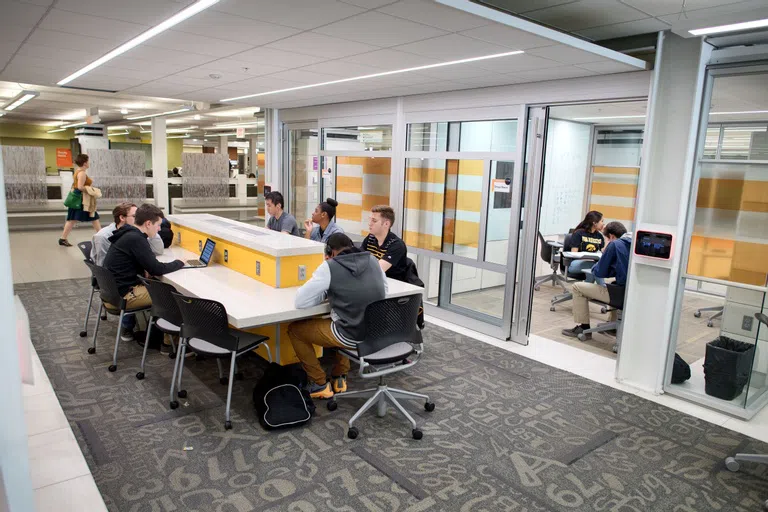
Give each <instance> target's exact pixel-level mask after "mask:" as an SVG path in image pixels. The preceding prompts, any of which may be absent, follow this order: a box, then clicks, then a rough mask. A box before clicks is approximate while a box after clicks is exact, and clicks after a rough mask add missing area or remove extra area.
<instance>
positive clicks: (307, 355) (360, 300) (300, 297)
mask: <svg viewBox="0 0 768 512" xmlns="http://www.w3.org/2000/svg"><path fill="white" fill-rule="evenodd" d="M386 293H387V278H386V276H385V275H384V271H383V270H381V267H380V266H379V262H378V261H377V260H376V258H375V257H374V256H373V255H372V254H370V253H368V252H362V251H360V249H358V248H356V247H355V246H354V244H353V243H352V240H350V239H349V237H348V236H347V235H345V234H344V233H335V234H333V235H331V236H329V237H328V241H327V242H326V246H325V261H324V262H323V263H322V264H321V265H320V266H319V267H317V269H316V270H315V272H314V273H313V274H312V278H311V279H310V280H309V281H307V282H306V283H305V284H304V285H303V286H302V287H301V288H299V291H298V293H297V294H296V307H297V308H302V309H303V308H311V307H313V306H317V305H318V304H320V303H322V302H323V301H324V300H325V299H326V298H327V299H328V301H329V302H330V303H331V317H330V318H321V317H316V318H310V319H307V320H301V321H298V322H293V323H291V325H289V326H288V336H289V337H290V339H291V344H293V349H294V351H295V352H296V356H297V357H298V358H299V361H301V365H302V367H303V368H304V370H305V371H306V372H307V375H308V377H309V383H310V389H309V392H310V395H311V396H312V398H321V399H327V398H331V397H333V394H334V393H343V392H344V391H346V390H347V372H348V371H349V359H348V358H346V357H344V356H343V355H341V353H339V352H337V353H336V364H335V365H334V367H333V370H332V372H331V378H332V383H331V382H328V378H327V376H326V374H325V371H324V370H323V368H322V366H320V361H318V359H317V355H316V354H315V347H314V345H317V346H320V347H325V348H355V347H356V346H357V343H359V342H361V341H363V340H364V339H365V325H364V324H363V320H364V317H365V309H366V308H367V307H368V305H369V304H370V303H372V302H376V301H377V300H381V299H383V298H384V297H385V296H386Z"/></svg>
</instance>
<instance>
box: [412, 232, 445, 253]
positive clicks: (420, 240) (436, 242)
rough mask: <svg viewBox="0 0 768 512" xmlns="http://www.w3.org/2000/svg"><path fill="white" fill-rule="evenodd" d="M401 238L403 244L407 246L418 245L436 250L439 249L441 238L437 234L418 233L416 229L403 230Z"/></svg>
mask: <svg viewBox="0 0 768 512" xmlns="http://www.w3.org/2000/svg"><path fill="white" fill-rule="evenodd" d="M403 240H404V241H405V245H407V246H409V247H418V248H420V249H427V250H429V251H437V252H440V250H441V242H442V240H441V238H440V237H439V236H435V235H428V234H426V233H418V232H416V231H405V232H403Z"/></svg>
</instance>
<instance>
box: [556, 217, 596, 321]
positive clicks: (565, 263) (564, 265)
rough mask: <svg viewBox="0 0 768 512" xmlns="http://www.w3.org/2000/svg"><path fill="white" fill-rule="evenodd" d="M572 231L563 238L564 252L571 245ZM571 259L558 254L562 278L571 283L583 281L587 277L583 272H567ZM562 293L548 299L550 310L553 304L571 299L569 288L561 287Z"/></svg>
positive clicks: (571, 294)
mask: <svg viewBox="0 0 768 512" xmlns="http://www.w3.org/2000/svg"><path fill="white" fill-rule="evenodd" d="M572 233H573V230H571V233H568V234H567V235H565V240H564V241H563V247H564V252H567V251H569V250H570V249H571V248H572V247H573V245H572V244H571V235H572ZM572 261H573V260H572V259H570V258H566V257H565V256H564V255H563V254H560V272H561V273H562V275H563V276H565V277H564V278H563V280H564V281H565V282H567V283H572V282H574V281H584V280H586V279H587V276H586V274H584V272H575V273H574V272H568V267H570V265H571V262H572ZM563 292H564V293H561V294H560V295H555V296H554V297H552V300H551V301H550V307H549V310H550V311H554V310H555V305H557V304H562V303H563V302H568V301H569V300H573V293H571V291H570V290H566V289H563Z"/></svg>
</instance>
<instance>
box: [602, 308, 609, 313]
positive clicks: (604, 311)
mask: <svg viewBox="0 0 768 512" xmlns="http://www.w3.org/2000/svg"><path fill="white" fill-rule="evenodd" d="M600 312H601V313H602V314H606V313H607V312H608V310H607V309H605V308H600Z"/></svg>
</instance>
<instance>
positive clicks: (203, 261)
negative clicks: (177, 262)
mask: <svg viewBox="0 0 768 512" xmlns="http://www.w3.org/2000/svg"><path fill="white" fill-rule="evenodd" d="M214 247H216V242H214V241H213V240H211V239H210V238H207V239H206V240H205V246H203V252H202V253H201V254H200V259H199V260H187V267H186V268H205V267H207V266H208V263H210V261H211V258H212V257H213V249H214Z"/></svg>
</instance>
